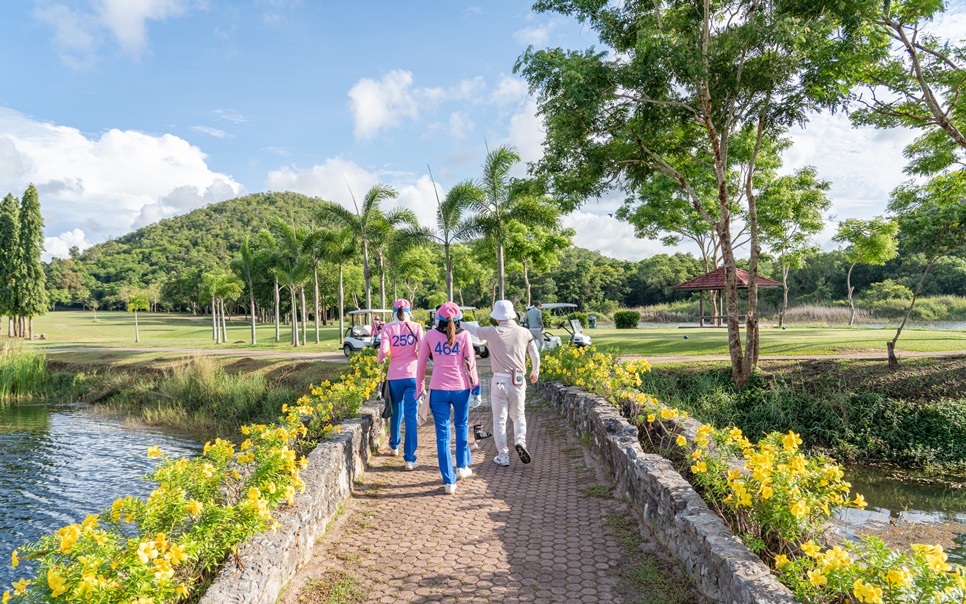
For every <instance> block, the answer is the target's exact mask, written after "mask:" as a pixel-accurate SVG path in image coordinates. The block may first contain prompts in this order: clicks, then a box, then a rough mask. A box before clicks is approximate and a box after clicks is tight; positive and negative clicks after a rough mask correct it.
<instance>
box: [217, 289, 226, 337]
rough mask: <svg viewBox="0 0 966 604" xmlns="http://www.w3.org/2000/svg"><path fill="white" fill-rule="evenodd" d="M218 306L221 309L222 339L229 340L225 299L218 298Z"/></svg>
mask: <svg viewBox="0 0 966 604" xmlns="http://www.w3.org/2000/svg"><path fill="white" fill-rule="evenodd" d="M218 306H219V307H220V309H221V341H222V342H225V343H227V342H228V326H227V325H226V324H225V299H224V298H218Z"/></svg>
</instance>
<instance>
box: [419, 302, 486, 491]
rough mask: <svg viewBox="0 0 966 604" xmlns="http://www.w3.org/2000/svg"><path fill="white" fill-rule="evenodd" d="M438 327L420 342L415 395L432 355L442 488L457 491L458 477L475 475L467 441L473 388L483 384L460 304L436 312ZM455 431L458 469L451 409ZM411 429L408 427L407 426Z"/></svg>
mask: <svg viewBox="0 0 966 604" xmlns="http://www.w3.org/2000/svg"><path fill="white" fill-rule="evenodd" d="M436 319H437V323H436V329H434V330H431V331H429V332H428V333H427V334H426V337H424V338H423V339H422V342H420V344H419V361H418V366H417V367H416V398H420V397H422V394H423V388H424V387H425V383H426V363H427V362H428V361H429V357H430V355H432V357H433V377H432V378H431V379H430V381H429V407H430V409H431V410H432V412H433V422H434V423H435V424H436V454H437V457H438V458H439V471H440V473H442V475H443V488H444V490H445V491H446V493H447V494H449V495H452V494H453V493H455V492H456V479H457V478H466V477H467V476H470V475H472V474H473V471H472V470H470V467H469V466H470V463H471V462H472V459H471V458H470V447H469V442H468V440H469V439H468V428H469V423H470V420H469V410H470V391H471V390H472V389H473V387H474V386H476V385H477V384H479V383H480V380H479V379H478V378H477V376H476V352H475V351H474V350H473V344H472V342H471V341H470V334H469V333H467V332H465V331H463V330H462V329H460V321H461V320H462V319H463V315H462V313H460V307H459V306H457V305H456V304H454V303H453V302H447V303H446V304H443V305H442V306H440V307H439V310H437V311H436ZM451 409H452V411H453V424H454V425H453V428H454V430H455V431H456V472H455V473H454V472H453V457H452V456H451V455H450V453H449V443H450V421H449V419H450V411H451ZM407 430H408V426H407Z"/></svg>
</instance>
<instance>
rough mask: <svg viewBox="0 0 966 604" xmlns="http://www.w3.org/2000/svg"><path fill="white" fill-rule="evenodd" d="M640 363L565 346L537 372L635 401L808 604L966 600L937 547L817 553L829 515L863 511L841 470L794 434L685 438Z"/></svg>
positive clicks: (649, 425) (658, 438) (735, 431)
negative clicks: (805, 449)
mask: <svg viewBox="0 0 966 604" xmlns="http://www.w3.org/2000/svg"><path fill="white" fill-rule="evenodd" d="M649 370H650V365H648V363H647V362H646V361H629V362H624V361H621V360H620V359H619V358H618V357H617V355H616V354H610V355H609V354H604V353H601V352H598V351H596V350H595V349H594V348H592V347H589V348H576V347H569V346H568V347H563V348H561V349H559V350H555V351H550V352H547V353H545V355H544V359H543V361H542V363H541V373H542V374H543V377H544V378H546V379H556V380H560V381H563V382H565V383H567V384H569V385H572V386H577V387H579V388H584V389H585V390H588V391H590V392H593V393H595V394H599V395H601V396H603V397H605V398H607V400H609V401H610V402H611V403H613V404H617V405H620V406H623V407H624V408H625V412H626V409H627V406H631V408H632V410H633V413H632V416H636V419H637V423H638V426H639V428H640V429H641V434H642V438H647V439H648V441H649V444H650V445H651V447H652V448H654V449H656V450H658V451H660V452H661V453H662V454H664V455H665V456H666V457H668V458H670V459H671V460H672V461H673V462H675V463H676V465H677V467H678V469H679V470H680V471H681V473H682V474H683V475H686V476H688V475H689V476H690V478H691V482H692V483H693V484H694V485H695V486H696V487H698V489H699V490H700V491H701V492H702V495H703V496H704V498H705V499H706V500H707V502H708V503H709V504H710V505H711V506H712V507H713V508H714V509H715V510H716V511H717V512H718V514H719V515H720V516H721V517H722V518H724V519H725V521H726V522H728V524H729V525H730V526H731V528H732V530H733V531H734V533H735V534H736V535H737V536H739V537H740V538H741V539H742V540H743V541H744V542H745V544H746V545H748V547H749V548H751V549H752V550H753V551H755V552H756V553H758V555H759V556H761V557H762V559H763V560H765V561H766V562H768V563H770V564H771V565H772V566H774V567H775V569H776V570H775V572H776V574H777V575H778V577H779V579H780V580H781V581H782V582H783V583H785V584H786V585H787V586H789V587H790V588H791V589H792V590H793V591H794V592H795V595H796V597H797V598H798V599H799V600H800V601H801V602H805V603H809V604H811V603H815V604H830V603H832V602H871V603H877V604H881V603H884V602H902V603H905V602H910V603H911V602H927V601H928V602H937V603H938V602H964V601H966V574H964V571H963V570H962V569H955V570H954V569H953V568H952V566H951V565H950V564H948V563H947V562H946V554H945V552H943V550H942V547H941V546H938V545H914V546H913V549H912V552H910V553H901V552H893V551H891V550H889V549H888V548H887V547H886V546H885V545H884V544H883V543H882V542H881V541H879V540H877V539H874V538H867V539H864V540H862V541H860V542H857V543H849V544H847V545H846V546H845V547H844V548H843V547H838V546H836V547H833V548H830V549H826V550H823V549H822V548H821V547H820V546H819V545H817V544H816V542H815V540H816V538H817V536H818V535H819V534H820V532H821V530H822V528H823V527H824V526H825V525H826V523H827V522H828V521H829V520H830V519H831V517H832V516H833V515H834V514H835V512H836V511H837V510H839V509H841V508H843V507H857V508H864V507H865V506H866V502H865V499H864V498H863V497H862V495H855V496H854V497H852V498H850V496H849V491H850V489H851V484H849V483H848V482H846V481H844V472H843V471H842V468H841V467H840V466H839V465H837V464H836V463H834V461H833V460H831V459H829V458H827V457H824V456H806V455H804V454H803V453H802V452H801V451H800V449H799V447H800V445H801V444H802V439H801V438H800V437H799V435H798V434H795V433H794V432H789V433H787V434H779V433H774V432H773V433H771V434H767V435H765V436H764V437H762V438H761V439H760V440H758V442H757V443H752V442H751V441H750V440H749V439H748V438H747V437H746V436H745V435H744V434H742V431H741V430H740V429H739V428H737V427H731V428H728V429H718V428H715V427H714V426H712V425H710V424H700V425H699V426H698V427H697V430H696V434H695V436H694V437H693V438H692V439H690V440H689V439H688V438H685V436H684V435H683V434H681V427H680V423H681V422H683V420H685V419H687V417H688V413H687V412H685V411H681V410H679V409H675V408H671V407H667V406H665V405H662V404H661V403H660V402H659V401H658V400H657V399H656V398H653V397H650V396H648V395H646V394H644V393H642V392H640V390H639V387H640V385H641V378H640V374H641V373H642V372H645V371H649Z"/></svg>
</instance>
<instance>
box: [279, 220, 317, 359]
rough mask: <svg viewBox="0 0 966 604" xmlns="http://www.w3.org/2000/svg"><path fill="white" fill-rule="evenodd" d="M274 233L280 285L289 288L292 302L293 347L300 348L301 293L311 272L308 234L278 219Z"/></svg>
mask: <svg viewBox="0 0 966 604" xmlns="http://www.w3.org/2000/svg"><path fill="white" fill-rule="evenodd" d="M272 231H273V232H274V234H275V236H276V237H277V240H278V247H277V248H276V249H277V250H278V255H277V257H276V273H277V275H278V280H279V283H280V284H281V285H282V286H284V287H287V288H288V290H289V297H290V298H291V302H292V345H293V346H295V347H298V346H300V342H299V292H300V288H301V287H302V285H303V284H304V283H305V281H306V280H307V279H308V275H309V271H310V270H311V267H310V262H309V257H308V255H306V254H305V252H304V243H303V242H304V241H305V239H306V238H307V237H308V233H307V232H306V231H305V229H303V228H301V227H298V226H295V225H290V224H288V223H286V222H285V221H282V220H277V219H276V220H274V221H272Z"/></svg>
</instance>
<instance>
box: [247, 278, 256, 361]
mask: <svg viewBox="0 0 966 604" xmlns="http://www.w3.org/2000/svg"><path fill="white" fill-rule="evenodd" d="M248 302H249V304H251V306H252V346H255V292H254V291H253V290H252V288H250V287H249V288H248Z"/></svg>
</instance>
